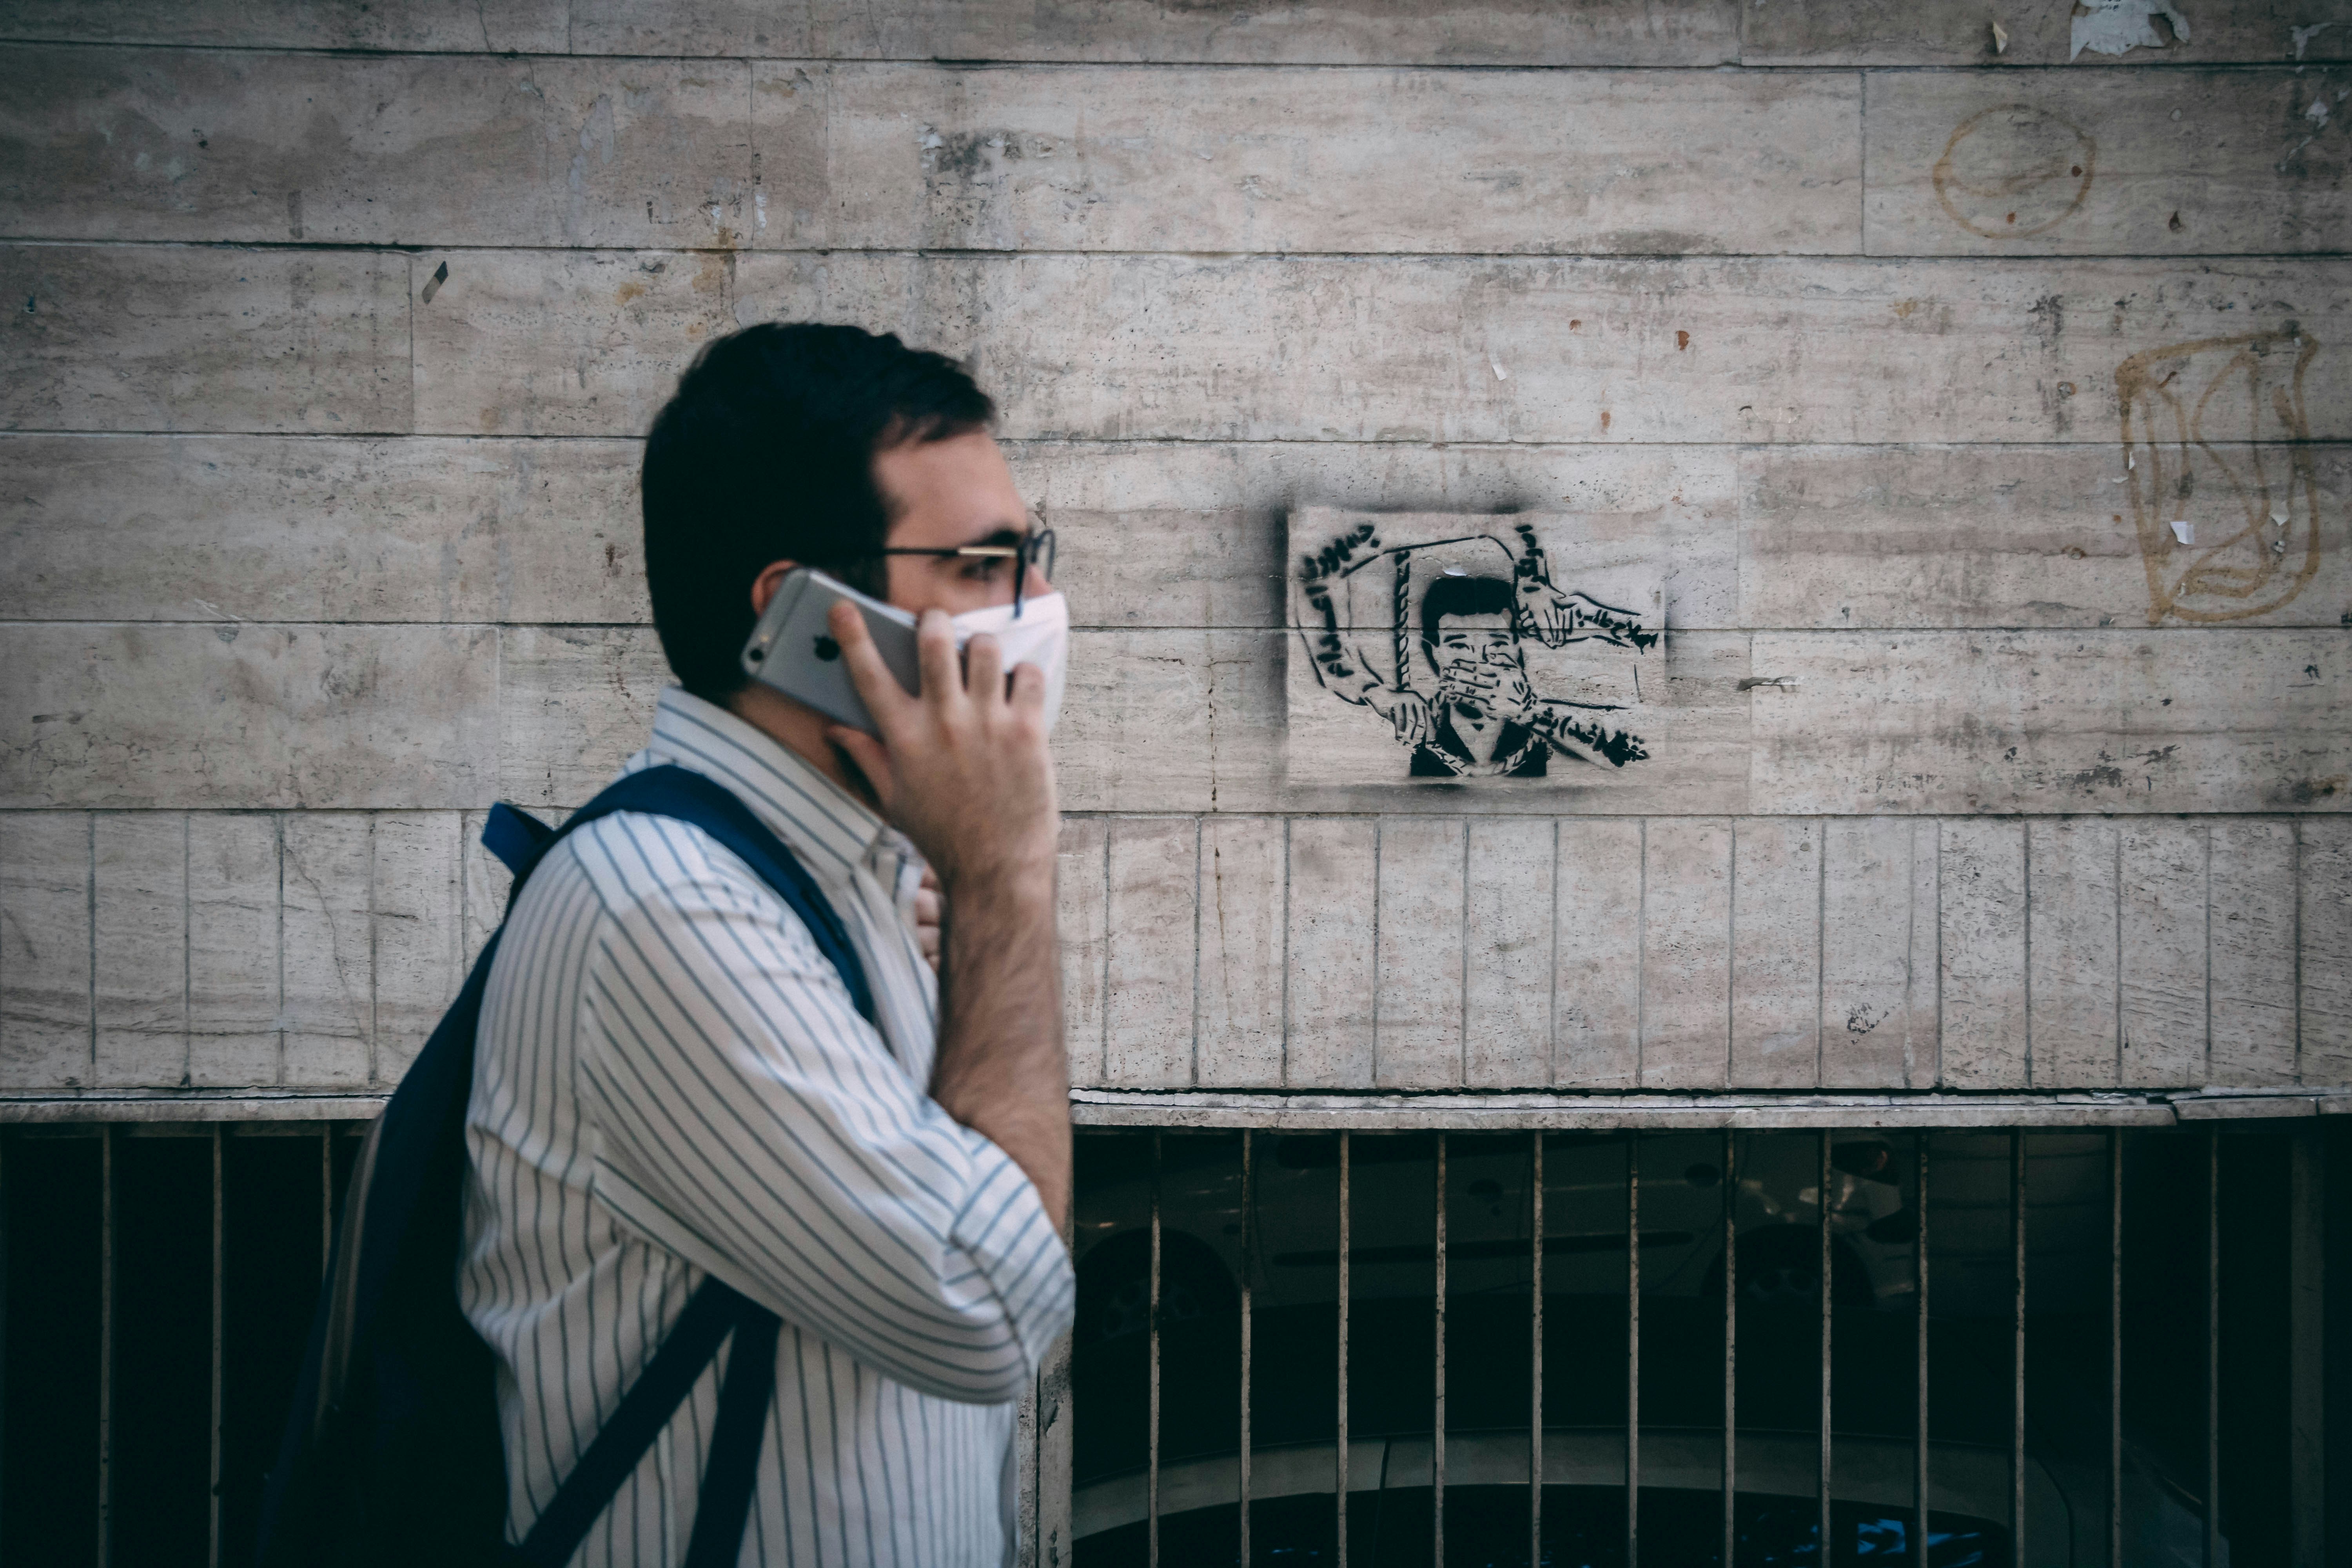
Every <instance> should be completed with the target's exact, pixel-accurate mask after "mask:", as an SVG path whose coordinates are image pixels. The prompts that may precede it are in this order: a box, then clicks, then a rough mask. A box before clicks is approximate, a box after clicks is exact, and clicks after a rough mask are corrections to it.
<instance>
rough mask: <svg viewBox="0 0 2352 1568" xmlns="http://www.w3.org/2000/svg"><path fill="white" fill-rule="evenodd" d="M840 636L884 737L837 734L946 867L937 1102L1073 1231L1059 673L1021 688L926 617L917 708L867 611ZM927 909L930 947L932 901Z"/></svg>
mask: <svg viewBox="0 0 2352 1568" xmlns="http://www.w3.org/2000/svg"><path fill="white" fill-rule="evenodd" d="M829 625H830V626H831V628H832V631H833V635H834V638H835V640H836V641H837V642H839V643H840V644H841V655H842V658H843V660H844V661H845V663H846V664H847V665H848V667H849V678H850V679H851V680H852V681H853V682H855V683H856V687H857V695H858V697H859V698H860V699H862V700H864V702H865V703H866V711H867V712H868V713H871V714H872V715H873V716H874V722H875V726H876V728H877V729H878V730H880V731H881V735H880V737H879V738H878V739H877V738H876V737H875V736H872V735H868V734H866V733H864V732H862V731H856V730H851V729H848V728H845V727H844V726H841V725H835V726H833V727H832V728H830V729H828V730H827V731H825V736H826V738H827V739H828V740H830V741H831V742H833V743H834V744H835V745H836V746H838V747H840V748H841V749H842V751H843V752H845V753H847V755H848V757H849V759H850V761H852V762H854V763H856V764H857V766H858V769H859V771H861V772H862V773H865V775H866V782H867V783H868V784H872V785H873V786H874V793H875V795H876V796H877V798H878V799H879V800H880V801H881V803H882V814H883V816H885V817H887V819H888V820H889V821H890V822H891V824H892V825H893V826H896V827H897V828H898V830H899V831H900V832H901V833H904V834H905V835H906V836H907V837H908V838H911V839H913V840H914V843H915V847H916V848H917V849H918V850H919V851H921V853H922V857H923V858H924V859H925V860H927V861H929V862H930V864H931V865H932V866H933V867H934V868H937V870H938V872H939V882H938V884H937V891H936V892H935V893H934V894H933V895H932V898H933V902H932V905H931V908H932V910H933V911H934V914H935V915H937V916H939V917H941V918H942V920H943V926H944V930H943V933H942V934H943V936H944V939H945V940H944V942H943V943H942V944H940V954H939V959H938V963H939V970H940V1040H939V1053H938V1056H937V1058H935V1060H934V1062H933V1065H932V1069H931V1098H932V1099H933V1100H937V1101H938V1102H939V1104H940V1109H941V1110H945V1111H946V1112H947V1113H948V1114H949V1115H950V1116H952V1117H954V1118H955V1119H956V1120H957V1121H961V1122H962V1123H963V1124H964V1125H965V1126H966V1127H969V1128H971V1130H972V1131H975V1132H978V1133H980V1134H981V1135H982V1136H983V1137H985V1138H987V1139H988V1140H989V1141H990V1142H992V1143H994V1144H995V1145H996V1146H997V1147H998V1148H1000V1149H1002V1150H1003V1151H1004V1152H1005V1153H1007V1154H1009V1155H1011V1156H1012V1158H1013V1163H1015V1164H1017V1165H1019V1166H1020V1167H1021V1169H1022V1172H1023V1173H1024V1174H1026V1175H1027V1176H1028V1178H1029V1180H1030V1181H1031V1182H1032V1183H1033V1184H1035V1186H1036V1188H1037V1196H1038V1198H1039V1199H1040V1201H1042V1202H1043V1203H1044V1204H1045V1213H1046V1214H1047V1215H1048V1216H1050V1217H1051V1218H1052V1220H1053V1222H1054V1225H1055V1228H1056V1229H1059V1228H1060V1227H1061V1226H1062V1225H1063V1224H1064V1222H1065V1221H1066V1219H1067V1217H1068V1214H1069V1205H1070V1108H1069V1094H1070V1068H1069V1060H1068V1058H1066V1056H1065V1055H1064V1053H1063V1049H1062V972H1061V955H1060V953H1059V952H1058V950H1057V947H1056V943H1055V935H1054V838H1055V831H1056V829H1057V827H1058V826H1059V818H1058V816H1056V814H1055V808H1054V763H1053V760H1052V758H1051V757H1050V756H1048V755H1047V753H1046V751H1045V676H1044V675H1043V673H1041V672H1040V671H1039V670H1038V668H1037V667H1036V666H1034V665H1031V664H1023V665H1016V666H1014V667H1013V673H1012V675H1011V677H1010V678H1009V679H1008V678H1007V677H1006V675H1005V672H1004V663H1003V655H1002V654H1001V653H999V651H998V649H997V646H996V639H995V638H994V637H973V638H972V639H971V645H970V646H969V647H968V648H967V649H966V650H965V657H964V658H961V659H959V658H957V656H956V646H955V634H954V630H953V628H952V627H951V626H950V623H949V621H948V617H947V616H946V615H945V614H944V613H942V612H940V611H939V610H926V611H924V612H923V617H922V620H921V621H920V623H919V625H918V626H917V627H916V633H915V646H916V651H917V657H918V659H919V663H920V665H921V668H922V678H923V689H922V690H921V692H920V693H919V695H916V696H913V697H909V696H908V695H907V692H906V689H905V688H903V687H901V686H900V685H899V684H898V677H897V676H895V675H893V674H891V673H890V670H889V668H888V667H887V666H886V665H885V664H884V663H883V662H882V656H881V654H880V653H879V652H877V650H876V648H875V647H874V639H873V637H871V636H869V635H868V634H867V632H866V619H865V617H864V616H860V615H859V614H858V613H857V612H856V611H855V610H854V609H852V608H851V607H850V606H849V605H846V604H841V605H835V606H834V607H833V615H832V618H831V620H830V622H829ZM941 900H944V903H945V908H944V909H942V908H941V902H940V901H941ZM915 907H916V923H917V926H918V929H919V928H920V926H921V923H922V915H923V895H922V894H920V893H919V894H917V895H916V905H915ZM950 910H951V911H952V913H953V916H954V918H953V919H951V920H946V919H944V916H945V915H946V914H947V913H948V912H949V911H950Z"/></svg>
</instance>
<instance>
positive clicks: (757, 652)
mask: <svg viewBox="0 0 2352 1568" xmlns="http://www.w3.org/2000/svg"><path fill="white" fill-rule="evenodd" d="M743 657H744V658H748V659H750V660H751V662H752V663H753V664H757V663H759V662H760V661H761V659H763V658H767V657H768V650H767V649H766V648H763V647H755V648H752V649H751V651H750V652H748V653H746V654H745V655H744V656H743Z"/></svg>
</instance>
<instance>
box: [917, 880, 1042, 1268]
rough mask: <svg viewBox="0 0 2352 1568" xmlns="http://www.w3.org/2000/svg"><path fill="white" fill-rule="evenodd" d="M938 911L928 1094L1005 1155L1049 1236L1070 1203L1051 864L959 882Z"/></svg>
mask: <svg viewBox="0 0 2352 1568" xmlns="http://www.w3.org/2000/svg"><path fill="white" fill-rule="evenodd" d="M946 903H947V921H946V923H947V933H946V936H947V941H946V953H945V962H944V963H942V965H941V966H940V1044H939V1058H938V1065H937V1067H936V1068H934V1070H933V1073H932V1079H931V1095H932V1098H933V1099H935V1100H938V1101H939V1102H940V1106H941V1107H943V1108H944V1109H945V1110H946V1111H947V1113H948V1114H949V1115H950V1116H952V1117H954V1118H955V1119H956V1120H957V1121H961V1122H962V1123H963V1124H964V1125H965V1126H967V1127H969V1128H971V1129H972V1130H973V1131H976V1132H979V1133H980V1134H981V1135H982V1136H983V1137H985V1138H987V1139H988V1140H989V1141H990V1142H992V1143H994V1144H995V1145H996V1146H997V1147H998V1148H1000V1149H1003V1151H1004V1152H1006V1153H1007V1154H1009V1155H1011V1156H1012V1158H1013V1163H1014V1164H1016V1165H1019V1166H1020V1167H1021V1169H1022V1171H1023V1172H1024V1173H1026V1174H1027V1176H1028V1177H1029V1179H1030V1181H1031V1182H1033V1183H1034V1184H1036V1188H1037V1194H1038V1196H1039V1197H1041V1198H1042V1199H1044V1200H1045V1212H1046V1214H1047V1215H1048V1216H1050V1217H1051V1218H1052V1220H1053V1222H1054V1224H1055V1227H1056V1228H1060V1227H1061V1226H1064V1225H1065V1224H1066V1221H1067V1219H1068V1215H1069V1202H1070V1070H1069V1060H1068V1058H1067V1056H1066V1053H1065V1052H1064V1049H1063V1046H1062V973H1061V963H1060V958H1059V954H1058V952H1056V947H1055V934H1054V874H1053V865H1052V862H1051V861H1047V862H1046V863H1045V865H1044V866H1042V867H1037V868H1025V867H1024V868H1008V869H1004V870H989V871H986V872H982V873H975V874H973V875H971V876H967V877H963V878H961V879H958V880H957V881H956V883H955V884H954V885H953V886H952V887H950V888H949V889H948V890H947V900H946Z"/></svg>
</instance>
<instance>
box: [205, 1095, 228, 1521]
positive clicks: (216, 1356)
mask: <svg viewBox="0 0 2352 1568" xmlns="http://www.w3.org/2000/svg"><path fill="white" fill-rule="evenodd" d="M221 1155H222V1150H221V1126H220V1123H219V1122H217V1121H215V1122H214V1123H213V1424H212V1431H211V1433H210V1434H209V1441H208V1442H207V1444H206V1446H207V1447H210V1448H211V1450H212V1484H211V1486H210V1488H209V1489H207V1490H206V1492H205V1496H207V1497H208V1498H210V1499H211V1511H210V1514H209V1516H208V1520H207V1523H206V1525H205V1563H206V1564H207V1565H208V1568H220V1552H221V1539H220V1526H221V1518H220V1510H221V1501H220V1500H221V1425H222V1423H223V1421H224V1420H225V1419H226V1410H225V1409H224V1407H223V1404H222V1400H223V1396H224V1394H225V1392H226V1383H225V1381H224V1378H223V1375H222V1374H223V1372H224V1371H225V1369H226V1324H225V1323H224V1322H223V1321H222V1312H223V1303H224V1302H225V1300H226V1296H227V1290H226V1281H225V1280H224V1279H222V1266H223V1264H224V1263H225V1262H226V1256H227V1247H226V1245H225V1243H226V1238H227V1226H226V1225H225V1224H224V1222H223V1217H222V1202H223V1197H224V1183H223V1176H222V1159H221Z"/></svg>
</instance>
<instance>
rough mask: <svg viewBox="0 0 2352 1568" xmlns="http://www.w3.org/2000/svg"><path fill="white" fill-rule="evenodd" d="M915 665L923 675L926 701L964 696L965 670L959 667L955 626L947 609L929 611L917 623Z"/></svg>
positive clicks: (943, 701) (940, 700)
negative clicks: (957, 663)
mask: <svg viewBox="0 0 2352 1568" xmlns="http://www.w3.org/2000/svg"><path fill="white" fill-rule="evenodd" d="M915 662H916V663H917V665H918V666H919V667H920V668H921V669H922V672H923V690H922V697H923V700H924V701H926V702H933V703H945V702H951V701H953V700H956V699H958V698H960V697H961V696H962V695H963V694H964V691H963V671H962V670H961V669H958V668H956V645H955V625H954V623H953V622H951V621H950V620H949V619H948V615H947V612H946V611H945V610H925V611H924V612H923V618H922V619H921V620H919V621H918V622H916V623H915Z"/></svg>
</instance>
